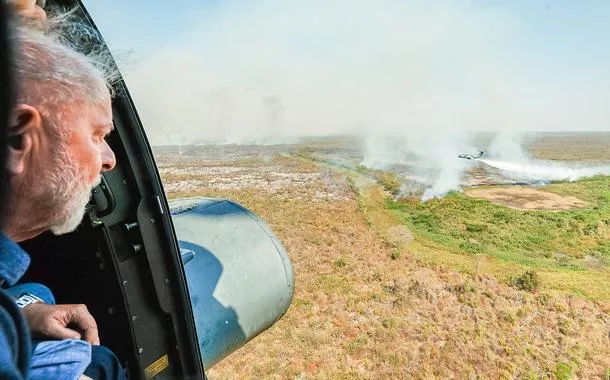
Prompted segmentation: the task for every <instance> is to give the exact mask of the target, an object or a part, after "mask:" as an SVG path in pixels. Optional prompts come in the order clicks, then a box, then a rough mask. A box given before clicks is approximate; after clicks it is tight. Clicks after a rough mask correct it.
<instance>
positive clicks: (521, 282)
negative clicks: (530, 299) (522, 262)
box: [511, 270, 540, 292]
mask: <svg viewBox="0 0 610 380" xmlns="http://www.w3.org/2000/svg"><path fill="white" fill-rule="evenodd" d="M539 283H540V280H539V278H538V273H536V271H533V270H528V271H525V273H523V274H522V275H521V276H519V277H515V278H513V279H512V280H511V284H512V285H513V286H514V287H515V288H517V289H519V290H525V291H528V292H531V291H533V290H536V289H538V285H539Z"/></svg>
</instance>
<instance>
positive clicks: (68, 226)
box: [50, 210, 85, 235]
mask: <svg viewBox="0 0 610 380" xmlns="http://www.w3.org/2000/svg"><path fill="white" fill-rule="evenodd" d="M84 215H85V211H84V210H83V212H82V213H81V214H77V213H74V214H73V215H72V216H70V218H69V219H68V220H66V221H65V222H63V223H61V224H58V225H55V226H53V227H51V228H50V230H51V232H52V233H53V235H64V234H68V233H70V232H73V231H74V230H76V229H77V228H78V226H79V225H80V222H81V221H82V220H83V216H84Z"/></svg>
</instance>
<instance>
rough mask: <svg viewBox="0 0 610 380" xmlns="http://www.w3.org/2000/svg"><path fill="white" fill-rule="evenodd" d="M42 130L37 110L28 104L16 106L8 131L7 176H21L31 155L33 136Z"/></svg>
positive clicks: (40, 118) (40, 117)
mask: <svg viewBox="0 0 610 380" xmlns="http://www.w3.org/2000/svg"><path fill="white" fill-rule="evenodd" d="M41 128H42V116H41V115H40V112H38V110H37V109H36V108H34V107H32V106H30V105H28V104H17V105H16V106H15V107H14V108H13V111H12V113H11V125H10V128H9V131H8V157H7V158H8V159H7V169H8V172H9V174H11V175H17V174H21V173H23V172H24V171H25V169H26V163H27V160H28V157H29V155H30V154H31V153H32V145H33V135H34V134H35V133H37V132H38V131H40V130H41Z"/></svg>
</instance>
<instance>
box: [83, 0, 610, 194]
mask: <svg viewBox="0 0 610 380" xmlns="http://www.w3.org/2000/svg"><path fill="white" fill-rule="evenodd" d="M109 3H117V4H118V3H119V2H118V1H116V0H109V2H104V4H109ZM203 3H205V4H207V5H205V6H204V5H195V4H199V3H197V2H195V3H194V4H190V5H189V6H190V7H191V9H189V14H190V17H188V18H186V19H181V20H180V21H179V22H177V21H176V20H173V21H172V20H167V22H164V24H165V25H173V29H176V30H173V29H172V30H170V29H169V27H167V28H166V29H163V28H161V26H159V28H160V30H161V32H160V33H161V34H159V35H158V36H157V37H155V38H153V37H152V36H151V37H150V39H151V41H153V42H154V43H148V50H147V51H146V52H145V53H141V52H139V51H138V49H139V46H138V45H137V44H135V42H134V44H132V45H130V41H131V40H130V38H132V36H135V35H138V33H116V34H114V35H115V39H114V41H113V40H112V38H110V45H111V47H112V45H113V44H114V45H116V46H117V49H119V50H120V49H122V50H132V51H134V52H135V54H134V55H135V56H138V57H141V60H139V61H137V62H131V63H130V64H128V65H127V66H126V67H125V70H124V74H125V75H126V79H127V83H128V85H129V88H130V90H131V94H132V96H133V98H134V100H135V102H136V105H137V107H138V110H139V113H140V116H141V118H142V120H143V123H144V125H145V128H146V130H147V132H148V137H149V139H150V141H151V143H152V144H153V145H165V144H190V143H201V142H216V143H269V142H281V141H286V140H287V139H294V138H298V137H301V136H312V135H313V136H328V135H343V134H352V133H353V134H358V135H361V136H366V137H367V138H368V139H369V140H368V141H367V142H365V144H364V147H365V149H364V150H363V157H364V161H363V163H365V164H368V165H372V166H376V165H380V164H381V163H383V162H385V164H386V165H387V164H389V163H391V162H395V163H396V162H399V163H400V162H403V161H407V162H411V161H417V162H418V163H419V165H417V167H418V168H419V172H418V173H415V174H414V175H415V176H418V177H422V178H425V180H426V181H427V182H428V183H429V191H428V192H427V193H426V195H425V196H426V197H434V196H440V195H443V194H445V193H446V192H447V191H449V190H451V189H455V188H457V187H458V186H459V181H460V177H461V173H462V171H463V170H464V168H465V167H466V166H467V163H464V162H461V161H459V160H457V159H456V156H457V155H458V154H460V153H475V152H477V151H478V149H482V148H484V147H480V146H477V145H476V144H475V143H474V142H473V141H471V140H470V139H469V137H470V133H471V132H473V131H491V132H497V133H498V136H499V137H498V138H497V139H496V140H495V141H494V142H493V143H492V144H491V146H489V147H488V148H489V150H490V151H492V152H493V154H495V155H497V157H495V158H497V159H505V158H506V157H511V159H516V158H518V159H519V160H521V159H526V157H525V155H524V154H523V152H522V151H521V148H520V145H519V141H518V134H514V132H513V131H517V132H519V131H549V130H585V129H586V130H604V129H607V126H608V125H609V123H608V122H609V121H610V107H607V105H608V104H610V94H609V93H608V90H607V89H608V88H610V74H608V73H609V72H608V71H607V70H606V69H605V67H602V68H601V69H600V68H599V67H591V65H589V66H586V63H587V62H588V61H587V62H584V61H579V58H578V57H582V56H583V54H579V51H580V50H579V48H580V46H581V45H582V44H581V45H578V44H566V43H564V42H565V40H566V38H567V37H570V36H575V35H578V36H584V37H582V38H583V39H584V38H589V39H592V40H593V39H595V38H597V39H599V38H600V36H602V35H603V33H601V34H600V33H593V34H591V33H589V34H583V33H588V32H587V31H586V30H582V29H581V28H579V27H578V24H574V25H572V24H568V23H563V24H561V28H556V27H555V26H556V25H558V24H557V23H560V18H559V17H560V16H561V15H559V13H557V14H556V13H553V12H554V10H553V9H549V8H545V6H544V4H537V3H528V6H527V9H525V10H524V9H523V8H522V7H521V8H520V7H519V6H511V4H512V2H506V3H505V4H500V3H495V2H492V3H485V4H478V3H477V2H469V1H453V0H452V1H442V0H441V1H434V2H431V1H403V0H378V1H368V0H335V1H327V0H295V1H289V2H287V1H281V0H261V1H256V2H247V1H243V0H227V1H223V2H201V3H200V4H203ZM121 4H122V3H121ZM210 4H215V5H210ZM105 6H109V5H105ZM117 6H118V5H117ZM121 6H123V5H121ZM149 6H150V7H153V6H155V5H154V4H153V3H151V4H150V5H147V7H149ZM99 7H100V8H102V7H103V6H102V5H101V2H100V5H99ZM561 7H563V6H562V5H559V4H557V5H555V8H556V9H558V11H561V12H563V13H561V14H571V13H570V12H567V13H566V9H563V10H561V9H559V8H561ZM583 7H586V6H585V5H583ZM167 8H168V9H166V10H164V11H163V12H164V17H165V18H171V17H172V14H173V13H172V12H173V10H172V9H169V8H171V7H167ZM606 10H607V9H606V8H603V9H602V10H600V11H599V12H598V13H600V12H601V13H603V12H604V11H606ZM118 11H120V7H119V9H118ZM114 13H115V14H114V15H113V14H112V12H108V17H107V18H106V19H105V20H104V19H103V17H102V16H100V17H99V18H96V21H97V22H98V23H99V24H100V26H101V29H102V32H103V33H104V32H105V29H112V28H114V27H115V25H117V23H116V22H115V17H116V12H114ZM119 13H120V12H119ZM93 14H94V18H95V14H96V12H93ZM609 17H610V16H609ZM141 18H142V17H141ZM554 18H557V20H559V21H557V20H555V19H554ZM130 22H139V21H138V20H131V19H130ZM142 22H143V23H144V24H145V25H146V30H147V33H149V34H151V33H155V31H154V30H151V29H155V28H150V25H149V24H147V20H146V19H144V20H143V21H142ZM176 25H177V26H176ZM532 25H534V26H535V28H533V27H532ZM132 29H134V28H132ZM136 29H137V28H136ZM177 30H179V31H177ZM123 32H124V31H123ZM166 34H167V35H171V37H167V36H166ZM104 35H106V36H109V35H112V33H104ZM133 38H135V37H133ZM553 38H555V39H553ZM545 39H546V40H545ZM134 41H136V40H135V39H134ZM540 41H543V42H545V43H544V44H541V45H536V43H537V42H540ZM602 42H604V41H602ZM540 46H543V47H544V49H540ZM583 46H584V45H583ZM600 46H602V45H600ZM558 47H561V48H558ZM545 49H546V50H545ZM583 49H584V47H583ZM581 50H582V49H581ZM586 52H587V54H588V55H587V57H589V58H590V60H591V62H598V61H599V62H604V61H607V60H605V58H604V56H603V54H604V52H603V51H599V52H598V51H595V50H593V51H591V50H590V49H589V50H586ZM598 54H599V56H598ZM583 62H584V63H583Z"/></svg>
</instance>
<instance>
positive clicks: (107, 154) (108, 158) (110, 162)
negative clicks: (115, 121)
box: [102, 141, 116, 172]
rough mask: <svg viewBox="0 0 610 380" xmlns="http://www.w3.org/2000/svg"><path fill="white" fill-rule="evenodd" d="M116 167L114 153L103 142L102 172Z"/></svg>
mask: <svg viewBox="0 0 610 380" xmlns="http://www.w3.org/2000/svg"><path fill="white" fill-rule="evenodd" d="M115 166H116V157H115V156H114V152H113V151H112V149H110V146H109V145H108V143H107V142H105V141H104V147H103V148H102V171H103V172H107V171H110V170H112V169H114V167H115Z"/></svg>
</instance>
